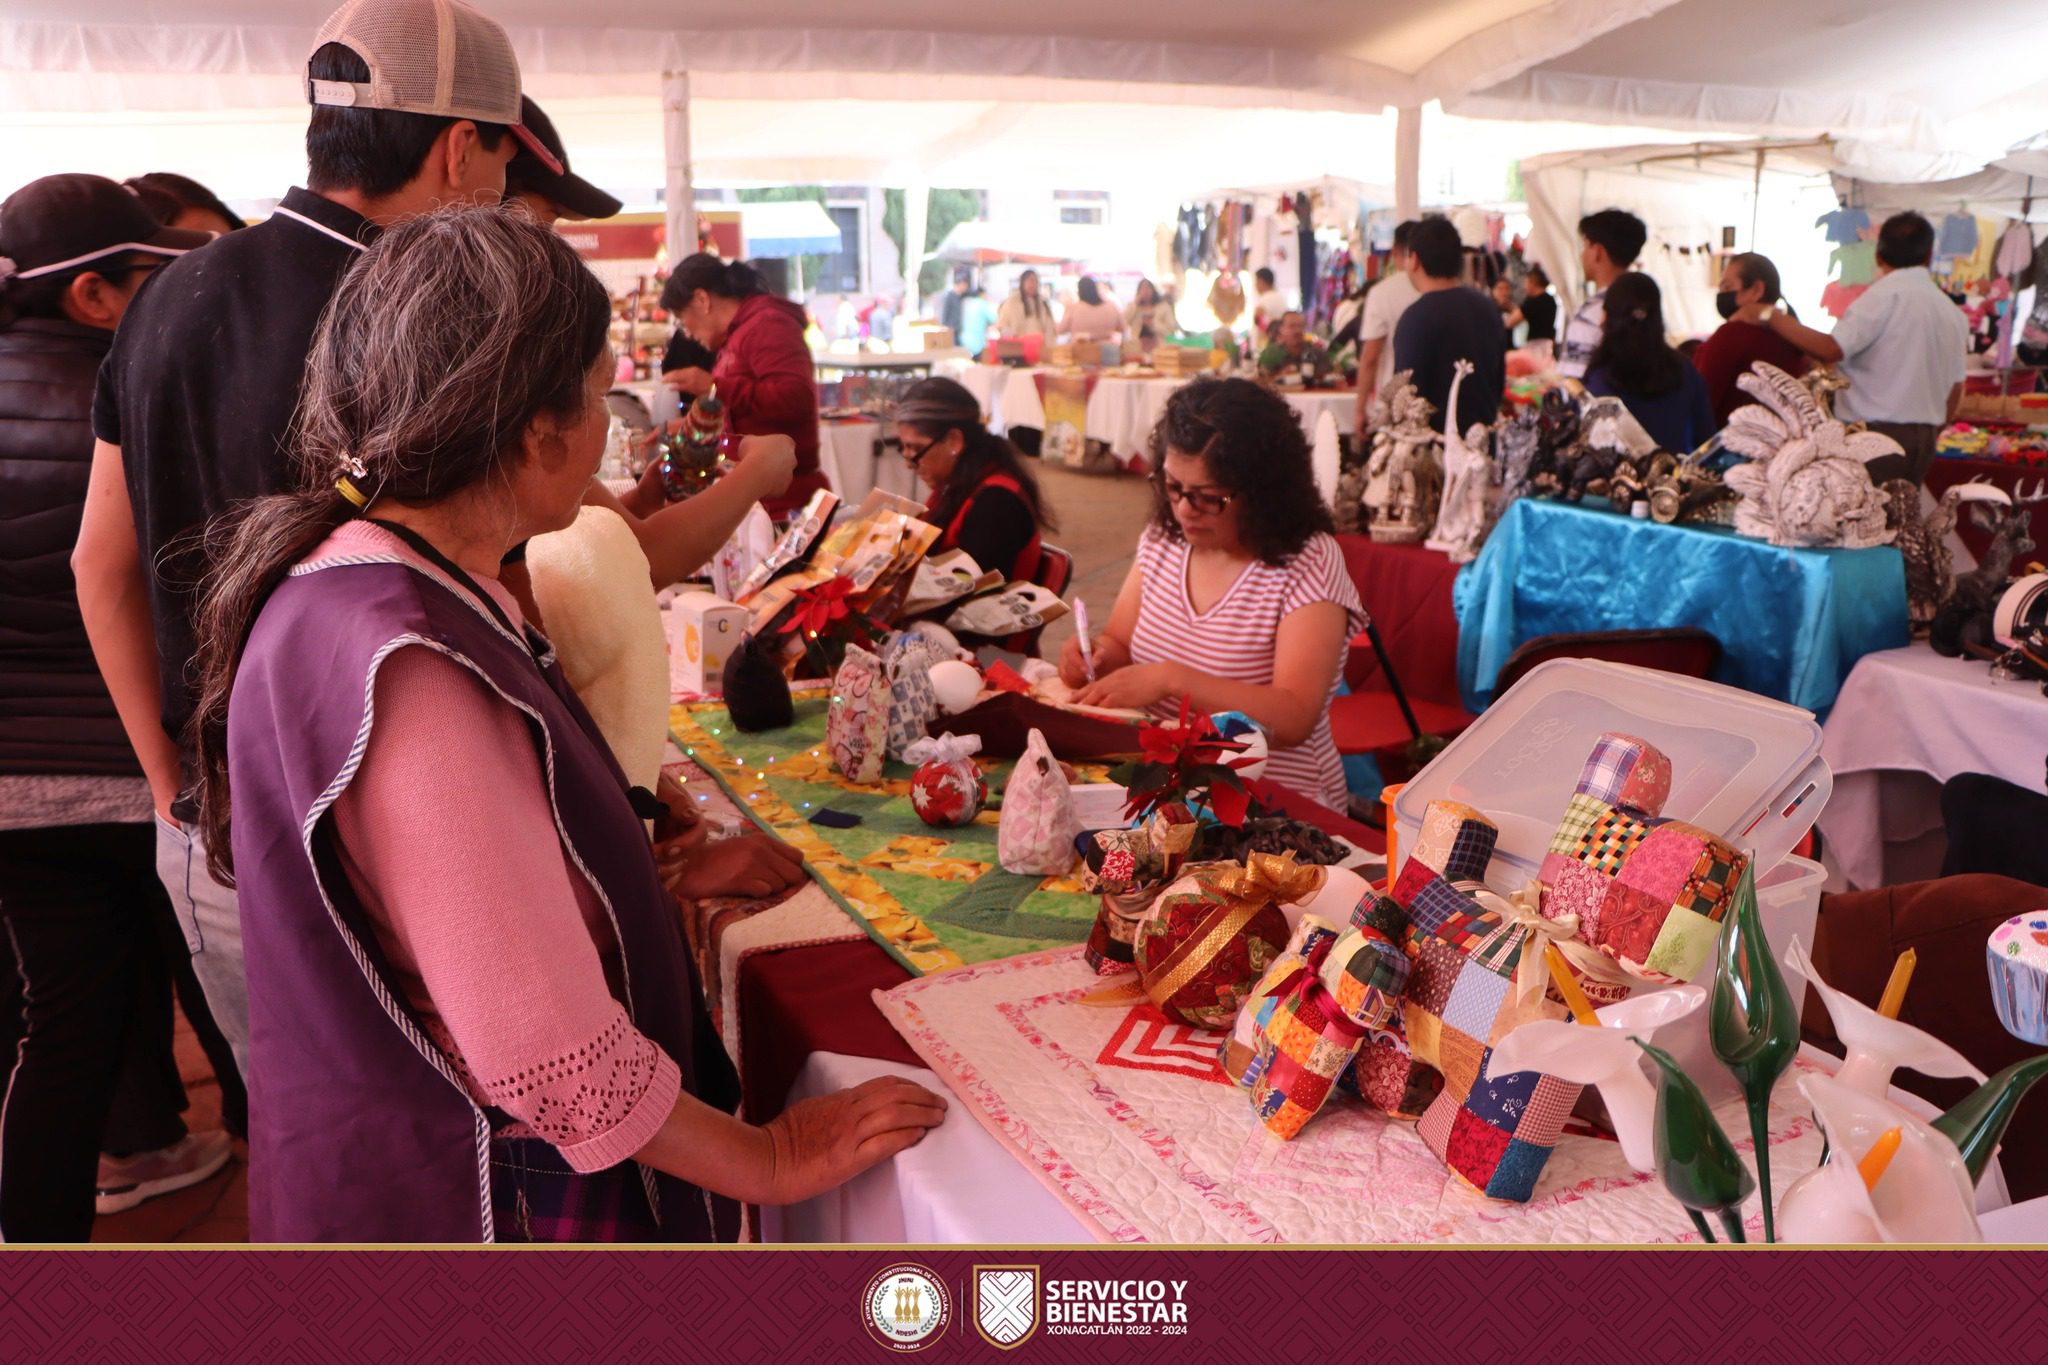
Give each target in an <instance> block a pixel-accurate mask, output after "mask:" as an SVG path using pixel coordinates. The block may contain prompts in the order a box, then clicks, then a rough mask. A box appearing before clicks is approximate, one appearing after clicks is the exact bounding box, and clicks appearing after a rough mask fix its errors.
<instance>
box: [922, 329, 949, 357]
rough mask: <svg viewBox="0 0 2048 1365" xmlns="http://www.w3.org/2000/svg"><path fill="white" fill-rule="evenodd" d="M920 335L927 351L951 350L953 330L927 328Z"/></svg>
mask: <svg viewBox="0 0 2048 1365" xmlns="http://www.w3.org/2000/svg"><path fill="white" fill-rule="evenodd" d="M920 335H921V336H923V337H924V348H925V349H926V350H927V351H950V350H952V349H953V329H952V328H950V327H927V328H925V329H924V331H923V332H922V333H920Z"/></svg>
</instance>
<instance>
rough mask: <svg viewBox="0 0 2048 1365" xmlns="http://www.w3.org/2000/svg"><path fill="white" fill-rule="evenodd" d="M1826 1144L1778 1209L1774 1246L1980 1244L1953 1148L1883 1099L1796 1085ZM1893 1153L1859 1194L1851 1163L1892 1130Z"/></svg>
mask: <svg viewBox="0 0 2048 1365" xmlns="http://www.w3.org/2000/svg"><path fill="white" fill-rule="evenodd" d="M1799 1093H1801V1094H1802V1095H1804V1096H1806V1099H1807V1102H1808V1103H1809V1104H1811V1105H1812V1106H1813V1110H1814V1113H1815V1114H1817V1115H1819V1117H1820V1125H1821V1128H1822V1130H1823V1131H1824V1132H1826V1134H1827V1137H1828V1154H1829V1155H1828V1163H1827V1164H1826V1165H1825V1166H1822V1167H1821V1168H1820V1169H1819V1170H1816V1171H1811V1172H1809V1173H1808V1174H1806V1175H1803V1176H1801V1177H1799V1179H1797V1180H1795V1181H1793V1182H1792V1186H1791V1188H1790V1189H1788V1190H1786V1191H1785V1197H1784V1198H1783V1199H1782V1200H1780V1201H1779V1202H1778V1240H1779V1241H1780V1242H1805V1243H1809V1244H1812V1243H1828V1244H1841V1243H1845V1242H1848V1243H1858V1244H1865V1243H1877V1242H1981V1241H1983V1240H1984V1234H1983V1232H1982V1230H1981V1229H1979V1228H1978V1226H1977V1194H1976V1190H1975V1189H1974V1188H1973V1186H1972V1184H1971V1181H1970V1170H1969V1167H1968V1166H1966V1165H1964V1164H1963V1156H1962V1153H1961V1152H1959V1151H1957V1150H1956V1145H1955V1143H1953V1142H1951V1141H1949V1140H1948V1139H1947V1138H1946V1137H1943V1136H1942V1135H1941V1134H1940V1133H1937V1132H1935V1131H1934V1130H1933V1129H1932V1128H1930V1127H1928V1126H1927V1125H1926V1124H1924V1123H1922V1122H1920V1120H1918V1119H1916V1118H1914V1117H1913V1116H1912V1115H1910V1114H1908V1113H1907V1112H1906V1111H1905V1110H1903V1109H1901V1108H1899V1107H1898V1106H1897V1105H1895V1104H1892V1103H1891V1102H1890V1101H1888V1100H1884V1099H1880V1098H1877V1097H1874V1096H1871V1095H1868V1094H1865V1093H1864V1092H1863V1091H1861V1090H1858V1089H1856V1088H1855V1087H1853V1086H1850V1085H1847V1084H1844V1083H1843V1082H1842V1081H1841V1080H1839V1079H1837V1078H1835V1077H1829V1076H1820V1075H1806V1076H1801V1077H1800V1078H1799ZM1894 1128H1896V1129H1898V1130H1899V1150H1898V1153H1897V1154H1896V1155H1895V1156H1893V1157H1892V1159H1891V1164H1890V1165H1889V1166H1887V1167H1886V1168H1885V1171H1884V1174H1883V1175H1882V1176H1880V1177H1879V1178H1878V1181H1877V1185H1876V1187H1875V1188H1874V1189H1873V1188H1865V1186H1864V1184H1863V1175H1862V1173H1861V1172H1860V1171H1859V1170H1858V1169H1857V1162H1858V1160H1859V1159H1860V1158H1861V1157H1862V1156H1863V1155H1864V1154H1865V1153H1867V1152H1869V1151H1870V1149H1871V1147H1872V1146H1874V1145H1875V1144H1876V1143H1877V1141H1878V1139H1879V1138H1881V1137H1883V1136H1884V1135H1885V1133H1887V1132H1889V1131H1890V1130H1891V1129H1894Z"/></svg>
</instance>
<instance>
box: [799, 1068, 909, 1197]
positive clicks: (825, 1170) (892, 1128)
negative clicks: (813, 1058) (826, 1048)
mask: <svg viewBox="0 0 2048 1365" xmlns="http://www.w3.org/2000/svg"><path fill="white" fill-rule="evenodd" d="M945 1117H946V1101H945V1098H944V1097H943V1096H941V1095H938V1094H935V1093H934V1092H932V1091H930V1090H927V1089H925V1088H924V1087H923V1086H921V1085H919V1084H917V1083H916V1082H914V1081H907V1080H904V1079H902V1078H901V1077H897V1076H877V1077H876V1078H875V1079H873V1080H871V1081H866V1082H863V1083H862V1084H860V1085H856V1086H854V1087H853V1088H852V1089H850V1090H842V1091H840V1092H839V1093H838V1094H836V1095H820V1096H818V1097H817V1098H816V1099H809V1100H803V1101H801V1102H799V1103H797V1104H793V1105H791V1106H790V1107H789V1108H787V1109H785V1110H783V1111H782V1113H781V1114H779V1115H777V1116H776V1117H775V1118H774V1119H772V1120H770V1121H769V1122H768V1124H767V1125H766V1126H765V1127H764V1128H763V1130H762V1131H764V1132H765V1133H766V1134H767V1135H768V1145H769V1153H770V1156H769V1170H770V1173H769V1176H768V1193H767V1194H766V1195H764V1196H763V1197H762V1198H761V1199H760V1201H759V1202H761V1203H763V1204H796V1203H801V1202H802V1201H803V1200H806V1199H810V1198H813V1197H815V1196H817V1195H820V1194H823V1193H824V1192H825V1191H826V1190H830V1189H836V1188H838V1187H839V1186H841V1185H843V1184H845V1183H846V1182H847V1181H849V1180H851V1179H853V1177H855V1176H857V1175H859V1174H860V1173H861V1172H862V1171H865V1170H866V1169H867V1168H868V1167H870V1166H873V1165H874V1164H876V1163H877V1162H881V1161H887V1160H888V1159H889V1158H890V1157H892V1156H895V1155H896V1154H897V1153H898V1152H901V1151H903V1150H905V1149H906V1148H909V1147H914V1146H916V1145H917V1143H918V1142H919V1141H920V1140H922V1139H923V1137H924V1135H925V1133H926V1131H927V1130H929V1129H932V1128H936V1127H938V1126H939V1124H940V1123H942V1122H944V1121H945Z"/></svg>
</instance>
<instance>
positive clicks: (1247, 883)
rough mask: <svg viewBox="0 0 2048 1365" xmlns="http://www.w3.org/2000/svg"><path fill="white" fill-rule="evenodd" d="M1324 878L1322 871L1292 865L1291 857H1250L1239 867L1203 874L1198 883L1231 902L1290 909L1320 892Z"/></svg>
mask: <svg viewBox="0 0 2048 1365" xmlns="http://www.w3.org/2000/svg"><path fill="white" fill-rule="evenodd" d="M1328 876H1329V871H1328V869H1326V868H1322V867H1318V866H1316V865H1315V864H1314V863H1306V864H1304V863H1297V862H1295V861H1294V855H1293V854H1292V853H1254V854H1252V855H1251V856H1250V857H1248V858H1246V859H1245V863H1244V866H1243V867H1226V868H1223V869H1221V870H1220V871H1216V872H1205V873H1203V874H1202V880H1204V881H1206V882H1207V883H1208V884H1209V885H1211V886H1213V887H1215V888H1216V889H1217V890H1218V891H1221V892H1222V893H1223V894H1224V895H1226V896H1228V897H1230V899H1232V900H1235V901H1251V902H1253V903H1254V904H1255V905H1264V904H1265V903H1266V902H1267V901H1277V902H1278V903H1279V904H1281V905H1293V904H1295V903H1296V902H1298V901H1305V900H1307V899H1308V898H1309V897H1310V896H1313V895H1315V893H1316V892H1318V891H1320V890H1322V889H1323V882H1324V880H1325V879H1326V878H1327V877H1328Z"/></svg>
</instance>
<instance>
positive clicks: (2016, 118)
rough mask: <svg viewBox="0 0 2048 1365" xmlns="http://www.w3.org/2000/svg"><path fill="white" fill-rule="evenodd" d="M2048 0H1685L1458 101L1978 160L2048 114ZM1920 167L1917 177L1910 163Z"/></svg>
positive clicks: (2033, 128)
mask: <svg viewBox="0 0 2048 1365" xmlns="http://www.w3.org/2000/svg"><path fill="white" fill-rule="evenodd" d="M2044 46H2048V6H2043V5H2040V4H2026V3H2021V4H2012V3H2007V0H1941V3H1932V0H1790V2H1788V0H1677V3H1675V4H1670V5H1665V6H1659V7H1658V8H1657V10H1656V12H1655V13H1652V14H1649V15H1643V16H1638V17H1637V18H1635V19H1634V20H1633V21H1632V22H1630V23H1627V24H1625V25H1617V26H1613V27H1610V28H1609V29H1608V30H1607V31H1605V32H1603V33H1601V34H1598V35H1589V36H1588V37H1587V38H1586V39H1585V40H1584V41H1583V42H1580V43H1575V44H1573V48H1572V50H1571V51H1569V52H1564V53H1559V54H1556V55H1553V56H1551V57H1548V58H1546V59H1544V60H1542V61H1539V62H1536V63H1533V64H1531V65H1530V66H1529V67H1527V68H1525V69H1524V70H1523V71H1521V72H1519V73H1518V74H1516V75H1515V76H1513V77H1510V78H1509V79H1507V80H1505V81H1503V82H1501V83H1499V84H1497V85H1495V86H1493V87H1491V88H1488V89H1484V90H1480V91H1478V92H1476V93H1473V94H1468V95H1463V96H1456V95H1447V96H1446V97H1445V107H1446V108H1449V109H1452V110H1454V111H1455V112H1458V113H1464V114H1470V115H1473V116H1475V117H1494V118H1527V117H1532V116H1542V117H1549V118H1569V119H1578V120H1582V121H1585V122H1588V123H1629V124H1637V125H1648V126H1651V127H1663V128H1680V129H1689V130H1694V131H1696V132H1714V131H1720V132H1737V133H1752V134H1759V135H1766V136H1777V137H1786V136H1794V137H1797V136H1813V135H1817V134H1821V133H1832V134H1834V135H1836V136H1838V137H1842V138H1854V139H1865V140H1869V141H1872V142H1877V143H1883V144H1886V145H1889V146H1892V147H1897V148H1904V149H1909V150H1912V151H1917V152H1922V153H1930V154H1933V153H1954V154H1957V155H1958V156H1959V157H1960V160H1959V161H1953V162H1950V163H1949V164H1948V165H1947V166H1946V167H1943V166H1941V165H1939V164H1938V163H1930V164H1929V165H1928V166H1927V167H1926V169H1925V170H1924V171H1923V172H1922V173H1920V174H1916V175H1914V176H1912V177H1910V178H1915V179H1929V178H1935V177H1936V176H1938V175H1941V174H1944V173H1947V174H1954V173H1956V172H1957V171H1958V170H1960V169H1964V168H1974V167H1976V166H1981V165H1983V164H1984V163H1985V162H1986V161H1988V160H1990V159H1991V158H1993V157H1995V156H1997V155H1998V153H1999V152H2000V151H2002V150H2003V149H2004V148H2006V147H2007V146H2009V145H2010V144H2012V143H2013V142H2015V141H2017V140H2018V139H2020V138H2022V137H2025V136H2027V135H2029V134H2031V133H2035V132H2039V131H2040V130H2041V129H2042V128H2043V127H2048V82H2044V81H2043V79H2042V73H2041V71H2040V69H2039V65H2038V62H2037V61H2036V60H2035V58H2036V57H2037V55H2038V54H2039V53H2040V52H2041V51H2042V50H2043V48H2044ZM1901 178H1907V177H1901Z"/></svg>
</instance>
